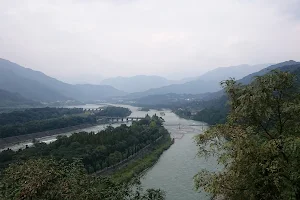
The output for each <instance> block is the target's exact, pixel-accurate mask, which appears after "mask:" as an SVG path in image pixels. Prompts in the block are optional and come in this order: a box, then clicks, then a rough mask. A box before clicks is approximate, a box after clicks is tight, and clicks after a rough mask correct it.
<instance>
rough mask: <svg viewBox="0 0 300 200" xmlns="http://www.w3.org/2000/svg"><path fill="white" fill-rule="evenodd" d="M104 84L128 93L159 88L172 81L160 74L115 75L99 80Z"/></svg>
mask: <svg viewBox="0 0 300 200" xmlns="http://www.w3.org/2000/svg"><path fill="white" fill-rule="evenodd" d="M101 83H102V84H104V85H111V86H113V87H114V88H117V89H119V90H122V91H126V92H128V93H132V92H142V91H145V90H149V89H151V88H159V87H163V86H166V85H170V84H172V83H173V81H170V80H168V79H166V78H164V77H160V76H146V75H138V76H132V77H120V76H119V77H115V78H109V79H105V80H103V81H102V82H101Z"/></svg>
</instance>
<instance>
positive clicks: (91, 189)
mask: <svg viewBox="0 0 300 200" xmlns="http://www.w3.org/2000/svg"><path fill="white" fill-rule="evenodd" d="M133 186H134V184H115V183H113V182H111V181H110V179H108V178H102V177H94V176H90V175H87V174H86V173H85V170H84V168H83V166H82V165H81V164H80V162H73V163H71V164H68V163H65V162H63V161H60V162H58V161H55V160H52V159H35V160H28V161H27V162H25V163H23V164H13V165H11V166H10V167H9V168H7V169H6V170H5V171H4V173H3V174H1V179H0V199H1V200H2V199H3V200H20V199H23V200H71V199H72V200H89V199H90V200H94V199H95V200H97V199H99V200H100V199H101V200H122V199H124V200H163V199H164V197H165V194H164V192H162V191H161V190H154V189H149V190H147V191H142V189H141V187H139V186H138V185H137V186H135V187H133ZM133 188H136V189H134V190H133Z"/></svg>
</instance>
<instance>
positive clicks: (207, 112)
mask: <svg viewBox="0 0 300 200" xmlns="http://www.w3.org/2000/svg"><path fill="white" fill-rule="evenodd" d="M272 70H280V71H286V72H290V73H293V74H295V76H296V84H297V85H298V86H300V62H295V61H293V60H290V61H286V62H282V63H278V64H275V65H271V66H269V67H267V68H265V69H263V70H260V71H258V72H256V73H252V74H250V75H248V76H246V77H244V78H242V79H240V80H238V82H240V83H242V84H245V85H246V84H250V83H251V82H252V81H253V79H254V78H255V77H256V76H263V75H265V74H267V73H269V72H271V71H272ZM210 95H211V96H210V97H211V98H210V99H209V98H207V96H206V97H205V98H204V99H203V100H201V101H199V103H197V104H196V103H191V104H194V105H197V107H194V108H193V109H200V110H201V109H203V110H201V111H200V112H198V113H197V115H196V116H195V118H194V119H195V120H198V121H204V122H207V123H210V124H215V123H220V122H225V118H226V116H227V113H228V111H229V107H228V105H227V104H226V102H227V100H228V98H227V95H226V94H225V93H224V91H219V92H216V93H215V94H210Z"/></svg>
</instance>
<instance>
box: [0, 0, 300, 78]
mask: <svg viewBox="0 0 300 200" xmlns="http://www.w3.org/2000/svg"><path fill="white" fill-rule="evenodd" d="M299 10H300V0H47V1H46V0H45V1H44V0H0V57H2V58H5V59H9V60H11V61H13V62H17V63H19V64H21V65H24V66H26V67H30V68H32V69H36V70H40V71H43V72H45V73H46V74H48V75H51V76H54V77H57V78H60V79H63V80H76V79H77V81H82V80H86V79H87V78H88V77H91V80H93V81H94V80H95V79H97V77H99V79H100V77H111V76H131V75H137V74H153V75H163V76H165V77H168V78H182V77H186V76H197V75H199V74H201V73H203V72H205V71H208V70H210V69H213V68H216V67H220V66H230V65H238V64H243V63H247V64H259V63H275V62H281V61H285V60H290V59H294V60H300V12H299Z"/></svg>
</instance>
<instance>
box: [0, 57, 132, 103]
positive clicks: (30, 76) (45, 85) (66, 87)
mask: <svg viewBox="0 0 300 200" xmlns="http://www.w3.org/2000/svg"><path fill="white" fill-rule="evenodd" d="M0 89H4V90H7V91H10V92H17V93H19V94H21V95H22V96H24V97H26V98H28V99H33V100H37V101H45V102H53V101H65V100H72V99H75V100H80V101H90V100H101V99H105V98H108V97H112V96H121V95H125V94H126V93H125V92H123V91H120V90H117V89H115V88H113V87H112V86H106V85H85V84H82V85H71V84H67V83H64V82H62V81H59V80H57V79H55V78H52V77H49V76H47V75H45V74H44V73H42V72H39V71H34V70H32V69H29V68H24V67H22V66H20V65H18V64H15V63H12V62H10V61H8V60H4V59H0ZM91 93H93V94H91Z"/></svg>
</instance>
